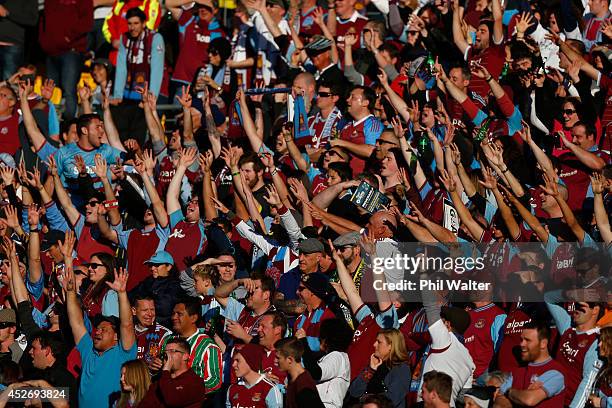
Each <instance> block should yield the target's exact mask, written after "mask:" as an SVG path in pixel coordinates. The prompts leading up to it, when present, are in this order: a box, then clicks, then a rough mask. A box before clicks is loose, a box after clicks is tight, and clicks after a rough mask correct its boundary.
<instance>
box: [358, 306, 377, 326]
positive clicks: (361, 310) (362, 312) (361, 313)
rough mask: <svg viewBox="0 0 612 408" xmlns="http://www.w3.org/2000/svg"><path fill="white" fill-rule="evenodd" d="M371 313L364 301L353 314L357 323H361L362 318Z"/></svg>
mask: <svg viewBox="0 0 612 408" xmlns="http://www.w3.org/2000/svg"><path fill="white" fill-rule="evenodd" d="M371 314H372V310H371V309H370V307H369V306H368V305H366V304H365V303H364V304H363V305H361V307H360V308H359V309H358V310H357V313H356V314H355V320H357V323H361V322H362V321H363V319H365V318H366V317H368V316H369V315H371ZM381 327H382V326H381Z"/></svg>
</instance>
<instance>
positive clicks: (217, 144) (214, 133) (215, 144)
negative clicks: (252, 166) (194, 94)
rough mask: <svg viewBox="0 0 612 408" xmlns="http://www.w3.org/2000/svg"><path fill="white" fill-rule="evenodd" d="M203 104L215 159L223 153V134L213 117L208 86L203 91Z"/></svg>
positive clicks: (207, 131) (207, 130)
mask: <svg viewBox="0 0 612 408" xmlns="http://www.w3.org/2000/svg"><path fill="white" fill-rule="evenodd" d="M202 105H203V106H204V118H205V121H206V133H207V134H208V140H209V141H210V146H211V148H212V152H213V155H214V157H215V159H216V158H217V157H219V155H221V135H220V134H219V131H218V130H217V127H216V126H215V119H214V118H213V114H212V110H211V108H210V94H209V93H208V87H207V86H205V87H204V90H203V91H202Z"/></svg>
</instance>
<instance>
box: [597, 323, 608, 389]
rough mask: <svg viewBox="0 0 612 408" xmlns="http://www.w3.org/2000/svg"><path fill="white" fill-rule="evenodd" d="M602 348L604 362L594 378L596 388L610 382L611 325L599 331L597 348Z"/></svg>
mask: <svg viewBox="0 0 612 408" xmlns="http://www.w3.org/2000/svg"><path fill="white" fill-rule="evenodd" d="M602 347H603V348H604V350H603V351H604V352H605V355H604V356H602V357H606V360H607V362H606V364H605V365H604V366H603V367H602V368H601V370H599V374H598V375H597V379H596V380H595V386H596V388H602V387H603V386H605V385H606V384H611V383H612V327H604V328H602V329H601V330H600V331H599V350H602Z"/></svg>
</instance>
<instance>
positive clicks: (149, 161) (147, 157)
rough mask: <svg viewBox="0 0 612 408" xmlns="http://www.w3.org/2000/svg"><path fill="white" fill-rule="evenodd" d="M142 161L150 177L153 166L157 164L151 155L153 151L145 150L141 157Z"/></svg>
mask: <svg viewBox="0 0 612 408" xmlns="http://www.w3.org/2000/svg"><path fill="white" fill-rule="evenodd" d="M142 160H143V161H144V165H145V168H146V169H147V174H148V175H149V176H152V175H153V170H155V164H156V162H157V159H156V158H155V156H154V155H153V151H152V150H151V149H147V150H145V151H144V153H143V155H142Z"/></svg>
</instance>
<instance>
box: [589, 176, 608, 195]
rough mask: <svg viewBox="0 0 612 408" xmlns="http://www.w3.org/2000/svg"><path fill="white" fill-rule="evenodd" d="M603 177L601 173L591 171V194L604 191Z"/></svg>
mask: <svg viewBox="0 0 612 408" xmlns="http://www.w3.org/2000/svg"><path fill="white" fill-rule="evenodd" d="M604 185H605V179H604V177H603V176H602V175H601V173H593V174H592V175H591V187H592V189H593V194H601V193H603V191H604Z"/></svg>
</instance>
